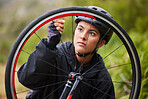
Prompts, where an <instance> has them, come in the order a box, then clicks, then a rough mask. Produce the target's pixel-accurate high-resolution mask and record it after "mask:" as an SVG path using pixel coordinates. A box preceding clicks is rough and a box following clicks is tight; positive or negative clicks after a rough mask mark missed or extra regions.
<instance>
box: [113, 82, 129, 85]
mask: <svg viewBox="0 0 148 99" xmlns="http://www.w3.org/2000/svg"><path fill="white" fill-rule="evenodd" d="M113 82H114V83H123V84H128V85H132V82H123V81H113Z"/></svg>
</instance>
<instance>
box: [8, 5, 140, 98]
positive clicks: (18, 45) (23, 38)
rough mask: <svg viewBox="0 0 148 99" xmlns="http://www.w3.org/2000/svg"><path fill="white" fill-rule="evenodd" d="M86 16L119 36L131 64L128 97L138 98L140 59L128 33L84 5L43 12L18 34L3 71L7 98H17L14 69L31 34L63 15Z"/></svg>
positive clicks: (109, 19) (114, 22)
mask: <svg viewBox="0 0 148 99" xmlns="http://www.w3.org/2000/svg"><path fill="white" fill-rule="evenodd" d="M77 15H82V16H87V17H91V18H94V17H93V16H95V17H96V18H98V19H100V20H102V22H103V23H104V24H106V25H108V26H109V27H110V28H111V29H112V30H113V31H114V32H115V33H116V35H117V36H118V37H119V38H120V40H121V41H122V42H123V44H124V46H125V47H126V50H127V52H128V54H129V57H130V61H131V66H132V88H131V91H130V95H129V99H138V96H139V93H140V86H141V67H140V61H139V57H138V53H137V51H136V48H135V46H134V44H133V42H132V40H131V39H130V37H129V35H128V34H127V33H126V31H125V30H124V29H123V28H122V27H121V26H120V25H119V24H118V23H117V22H116V21H115V20H113V19H111V18H109V17H107V16H105V15H103V14H101V13H99V12H96V11H94V10H91V9H87V8H84V7H65V8H60V9H56V10H53V11H50V12H47V13H45V14H44V15H42V16H40V17H38V18H36V19H35V20H34V21H32V22H31V23H30V24H29V25H28V26H27V27H26V28H25V29H24V30H23V31H22V32H21V34H20V35H19V36H18V38H17V40H16V41H15V43H14V45H13V47H12V49H11V51H10V54H9V57H8V61H7V65H6V71H5V89H6V95H7V98H8V99H16V98H18V96H17V94H16V89H15V71H16V64H17V62H18V58H19V55H20V53H21V51H22V49H23V47H24V45H25V44H26V42H27V40H28V39H30V38H31V36H32V35H33V34H34V33H35V32H36V31H37V30H38V29H39V28H41V27H42V26H43V25H44V24H46V23H48V22H50V21H52V20H54V19H57V18H61V17H65V16H77Z"/></svg>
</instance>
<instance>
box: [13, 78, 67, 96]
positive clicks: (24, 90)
mask: <svg viewBox="0 0 148 99" xmlns="http://www.w3.org/2000/svg"><path fill="white" fill-rule="evenodd" d="M66 81H67V80H66ZM66 81H60V82H56V83H52V84H48V85H44V86H40V87H36V88H33V89H32V90H37V89H41V88H45V87H49V86H54V85H57V84H61V83H66ZM29 90H30V89H28V90H24V91H20V92H17V93H16V94H21V93H24V92H28V91H29Z"/></svg>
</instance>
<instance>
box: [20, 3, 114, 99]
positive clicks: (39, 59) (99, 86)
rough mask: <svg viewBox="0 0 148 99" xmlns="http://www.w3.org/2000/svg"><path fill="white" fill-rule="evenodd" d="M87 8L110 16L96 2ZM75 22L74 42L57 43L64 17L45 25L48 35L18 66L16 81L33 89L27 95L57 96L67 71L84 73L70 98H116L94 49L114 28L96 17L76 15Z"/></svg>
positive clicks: (36, 98) (50, 98)
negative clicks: (96, 5)
mask: <svg viewBox="0 0 148 99" xmlns="http://www.w3.org/2000/svg"><path fill="white" fill-rule="evenodd" d="M88 8H90V9H94V10H96V11H99V12H102V13H104V14H106V15H108V16H109V17H111V15H110V14H109V13H108V12H107V11H105V10H104V9H102V8H99V7H95V6H89V7H88ZM75 22H76V23H77V26H76V29H75V33H74V41H73V43H71V42H65V43H62V44H60V45H57V44H58V43H59V41H60V37H61V35H62V32H63V29H64V23H65V21H64V20H55V21H53V22H52V23H51V24H50V25H49V27H48V32H49V33H48V38H43V39H42V40H41V42H40V43H39V44H38V45H37V46H36V50H35V51H34V52H33V53H32V54H31V55H30V57H29V59H28V61H27V62H26V63H25V64H23V65H22V66H21V68H20V69H19V71H18V79H19V81H20V82H21V83H22V84H23V85H24V86H26V87H28V88H30V89H33V90H31V91H30V92H29V93H28V94H27V98H28V99H42V98H43V99H58V98H59V97H60V95H61V93H62V90H63V89H64V85H63V86H61V83H62V82H65V83H66V81H67V78H66V77H64V76H68V74H69V73H70V72H76V73H77V72H78V73H81V74H84V73H85V74H84V75H83V78H84V79H83V82H80V83H81V84H80V85H79V86H78V88H77V93H75V94H74V96H73V97H72V99H114V98H115V94H114V87H113V83H112V80H111V77H110V75H109V73H108V71H107V69H106V67H105V65H104V62H103V60H102V57H101V56H100V55H99V54H97V53H96V51H97V49H98V48H100V47H102V46H103V45H105V44H107V43H108V41H109V40H110V38H111V36H112V34H113V32H112V31H111V30H110V28H108V27H107V26H106V25H104V24H103V23H101V22H100V21H99V20H94V19H91V18H87V17H83V16H76V17H75ZM55 66H56V68H55ZM90 68H91V69H90ZM96 71H97V72H96ZM53 75H57V76H53ZM61 75H62V76H61ZM90 79H94V80H90ZM85 83H88V84H89V85H90V86H87V85H86V84H85ZM50 85H52V86H50ZM92 86H93V87H95V88H92ZM51 93H54V94H51Z"/></svg>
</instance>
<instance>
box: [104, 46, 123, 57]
mask: <svg viewBox="0 0 148 99" xmlns="http://www.w3.org/2000/svg"><path fill="white" fill-rule="evenodd" d="M121 46H123V44H121V45H120V46H118V47H117V48H116V49H114V50H113V51H112V52H110V53H109V54H108V55H106V56H105V57H104V58H103V59H106V58H107V57H108V56H110V55H111V54H112V53H114V52H115V51H116V50H118V49H119V48H120V47H121Z"/></svg>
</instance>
